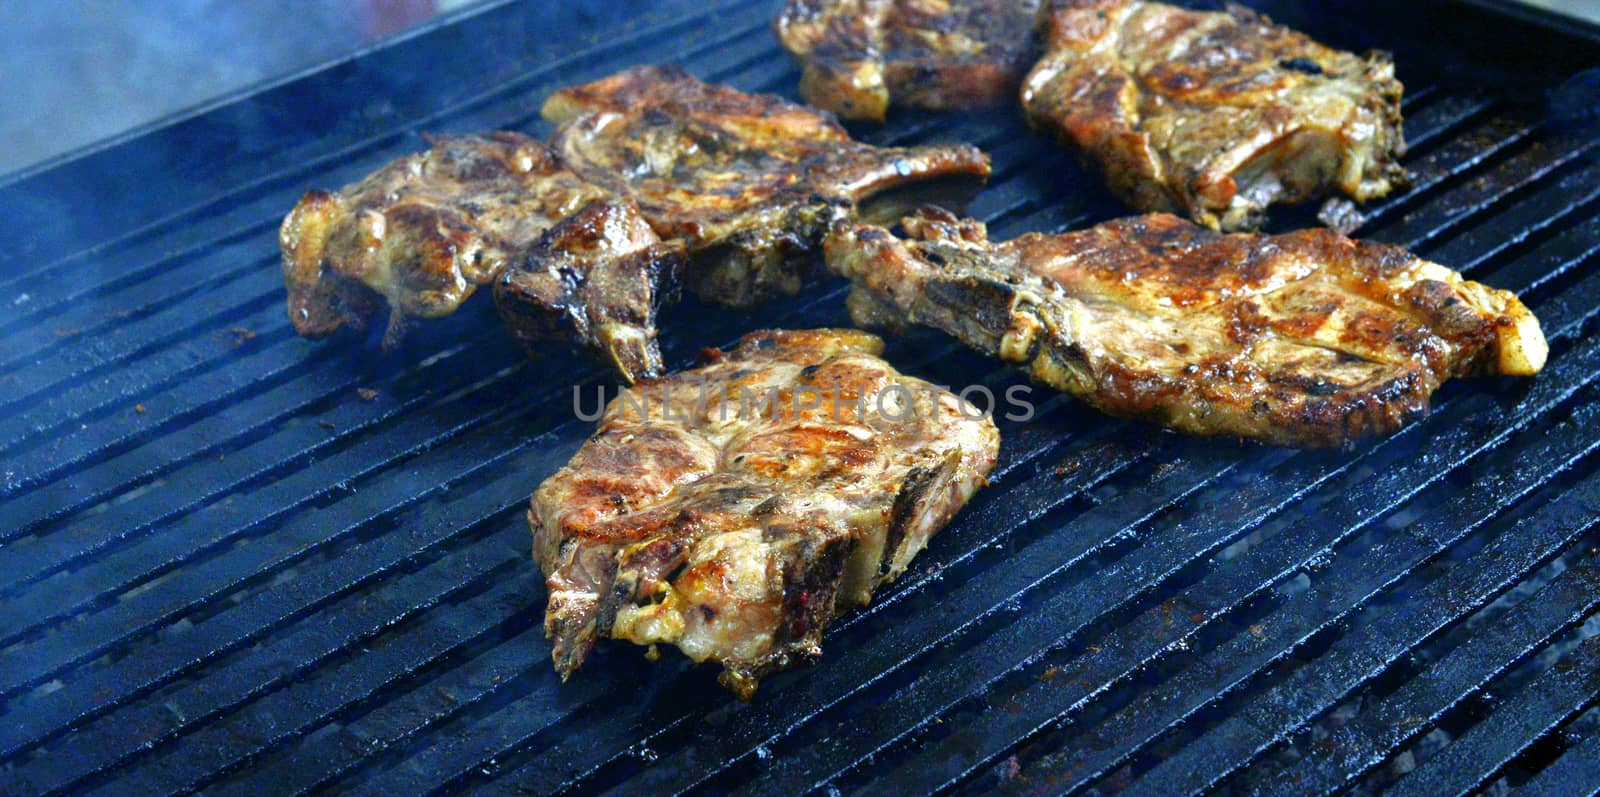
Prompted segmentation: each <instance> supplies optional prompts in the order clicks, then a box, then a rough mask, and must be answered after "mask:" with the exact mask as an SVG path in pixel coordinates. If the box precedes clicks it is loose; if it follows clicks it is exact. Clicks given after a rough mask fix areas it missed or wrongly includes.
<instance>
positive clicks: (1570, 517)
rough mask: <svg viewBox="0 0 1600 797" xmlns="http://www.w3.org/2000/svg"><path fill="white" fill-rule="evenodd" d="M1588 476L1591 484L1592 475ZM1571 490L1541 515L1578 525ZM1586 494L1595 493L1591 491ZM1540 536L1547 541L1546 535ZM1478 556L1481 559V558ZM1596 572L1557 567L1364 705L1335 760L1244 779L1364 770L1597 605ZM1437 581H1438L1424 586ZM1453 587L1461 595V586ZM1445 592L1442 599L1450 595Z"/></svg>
mask: <svg viewBox="0 0 1600 797" xmlns="http://www.w3.org/2000/svg"><path fill="white" fill-rule="evenodd" d="M1589 481H1590V482H1593V477H1591V478H1590V480H1589ZM1576 494H1577V493H1576V492H1575V493H1571V494H1568V495H1566V496H1562V497H1561V498H1559V499H1557V503H1556V504H1550V505H1547V506H1546V507H1544V508H1543V510H1541V515H1540V520H1543V521H1547V522H1549V523H1550V524H1551V525H1553V526H1555V527H1558V528H1559V527H1565V528H1571V527H1573V526H1574V525H1580V526H1581V525H1583V524H1582V522H1581V517H1582V515H1581V513H1582V511H1583V508H1582V507H1581V505H1580V504H1581V502H1579V501H1577V500H1576V499H1575V498H1574V497H1573V496H1574V495H1576ZM1589 494H1591V495H1592V494H1593V493H1592V489H1591V490H1590V491H1589ZM1559 504H1566V505H1567V506H1566V507H1565V515H1564V516H1563V515H1562V510H1560V509H1555V507H1557V506H1558V505H1559ZM1575 521H1577V522H1575ZM1521 526H1522V527H1525V528H1526V527H1528V526H1529V524H1528V523H1523V524H1521ZM1533 530H1534V532H1535V533H1536V535H1537V534H1540V533H1543V530H1542V529H1533ZM1502 541H1504V542H1512V543H1518V544H1521V545H1520V546H1519V547H1527V545H1526V542H1525V541H1524V540H1521V539H1520V538H1501V540H1496V541H1495V542H1502ZM1543 542H1545V543H1546V544H1548V543H1549V542H1550V540H1549V538H1548V536H1546V538H1545V539H1544V540H1543ZM1491 545H1494V543H1491ZM1502 547H1503V546H1496V547H1491V548H1489V549H1487V550H1489V551H1492V552H1494V553H1495V554H1496V555H1507V556H1511V557H1513V561H1521V562H1526V561H1527V557H1528V552H1527V551H1503V550H1502ZM1479 558H1480V559H1482V557H1481V556H1480V557H1479ZM1487 564H1488V565H1492V566H1496V567H1497V569H1499V570H1501V572H1505V571H1504V566H1503V564H1501V563H1498V562H1494V561H1489V562H1487ZM1465 577H1466V578H1472V577H1474V574H1473V573H1472V572H1471V571H1470V570H1468V571H1467V572H1466V573H1465ZM1597 578H1600V569H1597V566H1596V563H1595V562H1593V561H1587V560H1586V561H1582V562H1580V563H1579V564H1577V565H1576V566H1574V567H1573V568H1572V569H1569V570H1566V571H1563V572H1562V573H1560V574H1559V575H1557V576H1556V577H1555V578H1554V579H1553V580H1552V581H1551V582H1550V583H1548V584H1546V585H1545V586H1544V587H1543V588H1541V589H1540V590H1539V591H1538V592H1537V593H1535V594H1534V595H1532V596H1529V597H1528V598H1527V599H1525V600H1524V601H1523V602H1521V603H1519V604H1517V605H1516V607H1515V608H1513V609H1512V610H1511V611H1510V612H1508V613H1507V614H1506V615H1505V616H1504V617H1502V618H1500V619H1499V620H1497V621H1496V622H1495V624H1494V625H1492V626H1489V627H1486V628H1484V629H1482V630H1480V631H1478V632H1476V633H1475V634H1474V635H1473V636H1471V637H1469V638H1468V639H1467V640H1466V641H1464V642H1463V643H1462V644H1461V646H1460V647H1458V648H1456V649H1454V650H1452V651H1450V653H1449V654H1448V655H1447V656H1446V657H1445V658H1442V659H1440V660H1439V661H1438V662H1436V663H1434V664H1433V665H1431V666H1430V667H1429V669H1428V670H1427V671H1425V672H1424V673H1421V674H1420V676H1419V677H1417V678H1415V679H1414V680H1412V681H1410V682H1409V683H1407V684H1405V685H1404V686H1402V687H1401V688H1400V689H1399V690H1397V691H1396V692H1394V693H1392V694H1390V695H1388V696H1386V697H1385V698H1384V699H1383V700H1382V701H1381V702H1378V703H1376V704H1369V705H1367V706H1366V707H1365V709H1364V710H1363V711H1362V712H1361V713H1360V714H1359V715H1357V716H1356V717H1355V718H1354V719H1353V720H1352V722H1351V723H1350V724H1349V725H1346V726H1344V728H1343V729H1342V730H1341V731H1340V733H1339V745H1340V750H1339V753H1340V754H1339V756H1338V757H1337V758H1333V757H1326V758H1323V757H1313V758H1307V759H1305V760H1304V762H1303V763H1300V764H1299V765H1298V766H1295V767H1285V768H1282V769H1279V770H1277V771H1276V772H1274V773H1272V774H1273V776H1275V777H1272V779H1270V780H1269V779H1268V778H1269V775H1267V773H1264V772H1262V773H1255V772H1251V773H1246V774H1247V777H1248V778H1249V779H1250V780H1252V781H1254V782H1256V783H1258V784H1260V785H1262V786H1263V787H1265V788H1269V789H1271V790H1274V791H1283V790H1288V789H1297V790H1300V791H1321V790H1324V789H1333V788H1338V787H1341V786H1343V785H1344V784H1345V783H1347V782H1350V781H1351V780H1353V779H1355V778H1357V777H1360V776H1362V775H1364V774H1365V773H1366V772H1367V771H1370V770H1371V769H1372V768H1374V767H1376V766H1377V765H1378V764H1379V763H1381V762H1382V761H1383V760H1384V758H1385V755H1386V753H1387V751H1389V750H1393V749H1396V748H1399V747H1401V746H1402V745H1404V744H1407V743H1409V742H1410V741H1411V740H1412V739H1413V738H1415V737H1416V736H1418V735H1419V733H1420V731H1422V730H1423V729H1424V728H1425V727H1426V725H1425V724H1424V723H1436V722H1437V721H1438V719H1439V718H1440V717H1441V716H1443V715H1444V714H1445V712H1447V711H1449V710H1451V709H1453V708H1455V707H1456V706H1458V705H1460V704H1461V703H1462V701H1463V698H1464V697H1466V696H1467V695H1468V694H1469V693H1471V694H1478V693H1481V691H1482V690H1484V689H1485V688H1486V687H1487V686H1488V685H1489V683H1490V682H1491V681H1492V680H1494V679H1496V678H1499V677H1500V676H1501V675H1503V674H1504V673H1505V672H1506V671H1507V670H1509V669H1511V668H1512V666H1513V665H1515V664H1518V663H1521V662H1522V661H1524V660H1525V659H1526V658H1527V657H1528V656H1530V655H1532V654H1534V653H1535V652H1537V651H1538V650H1540V649H1542V648H1544V647H1546V646H1547V645H1549V644H1550V642H1551V641H1552V640H1553V639H1555V638H1556V637H1557V636H1558V635H1560V634H1564V633H1567V632H1568V631H1570V630H1571V629H1572V628H1573V627H1575V626H1576V625H1578V624H1579V623H1581V622H1582V621H1583V620H1584V619H1585V618H1586V617H1588V616H1589V615H1590V614H1593V613H1594V612H1595V611H1596V610H1597V609H1600V590H1596V589H1595V584H1596V579H1597ZM1439 583H1440V582H1438V581H1436V582H1434V584H1433V585H1430V586H1435V585H1437V584H1439ZM1453 586H1454V589H1455V591H1456V592H1457V593H1459V592H1460V590H1461V587H1460V585H1453ZM1435 591H1438V590H1437V589H1436V590H1435ZM1444 597H1445V598H1447V599H1448V598H1449V597H1450V596H1449V595H1446V596H1444ZM1528 738H1533V737H1528ZM1491 771H1492V770H1491Z"/></svg>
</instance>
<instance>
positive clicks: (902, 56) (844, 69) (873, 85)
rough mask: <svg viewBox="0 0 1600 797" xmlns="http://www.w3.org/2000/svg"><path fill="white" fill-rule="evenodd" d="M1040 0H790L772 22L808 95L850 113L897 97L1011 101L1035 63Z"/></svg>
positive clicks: (879, 112)
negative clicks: (797, 61)
mask: <svg viewBox="0 0 1600 797" xmlns="http://www.w3.org/2000/svg"><path fill="white" fill-rule="evenodd" d="M1038 14H1039V0H788V2H787V3H785V4H784V6H783V10H782V11H781V12H779V14H778V18H777V20H776V21H775V22H774V24H773V27H774V28H775V29H776V31H777V33H778V39H779V40H780V41H782V42H783V46H784V47H785V48H786V49H787V50H788V51H789V52H790V53H792V54H794V56H795V57H796V58H798V59H800V62H801V64H802V65H803V66H804V72H803V74H802V75H801V78H800V96H801V97H803V98H805V101H806V102H808V103H811V104H812V105H815V106H817V107H819V108H825V109H827V110H830V111H833V112H834V113H836V114H838V115H840V116H842V117H844V118H846V119H868V120H872V121H878V122H881V121H883V119H884V115H885V113H886V112H887V111H888V108H889V106H890V105H891V104H893V105H900V106H905V107H910V108H927V109H930V110H936V111H956V110H970V109H973V108H987V107H995V106H1000V105H1008V104H1010V103H1011V102H1013V101H1014V99H1013V98H1015V97H1016V91H1017V85H1018V84H1019V83H1020V82H1021V80H1022V76H1023V74H1024V73H1026V72H1027V71H1028V67H1029V66H1032V65H1033V60H1034V55H1035V42H1034V35H1033V31H1034V26H1035V24H1036V22H1037V17H1038Z"/></svg>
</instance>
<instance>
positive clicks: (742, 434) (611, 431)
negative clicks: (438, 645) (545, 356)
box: [528, 330, 999, 698]
mask: <svg viewBox="0 0 1600 797" xmlns="http://www.w3.org/2000/svg"><path fill="white" fill-rule="evenodd" d="M882 345H883V344H882V341H881V340H879V339H878V338H876V337H874V336H872V335H869V334H867V333H865V332H859V331H856V330H810V331H762V332H753V333H751V334H749V335H746V336H745V337H744V338H743V339H742V340H741V341H740V342H739V344H738V345H737V346H736V347H734V348H733V349H732V350H731V351H729V352H727V353H723V352H720V351H715V350H713V351H711V352H708V361H707V363H706V364H705V365H704V366H702V367H700V368H698V369H695V370H691V371H685V372H682V373H678V374H673V375H671V376H667V377H663V378H661V379H655V380H649V381H646V382H643V383H641V384H639V385H636V386H634V387H633V388H632V389H630V390H628V391H627V392H625V393H623V394H621V395H619V396H617V397H616V398H615V399H613V400H612V401H611V402H610V404H609V405H608V406H607V407H606V410H605V414H604V415H603V416H602V418H601V420H600V428H599V429H598V430H597V431H596V432H595V434H594V435H593V436H591V437H590V438H589V439H588V440H587V441H586V442H585V443H584V444H583V446H582V447H581V448H579V449H578V452H577V454H576V455H575V456H573V458H572V461H571V462H569V463H568V464H567V466H566V467H564V468H562V469H561V470H560V471H559V472H557V473H556V474H555V475H553V476H551V477H550V478H549V479H548V480H546V481H545V482H544V484H542V485H540V486H539V489H538V492H536V493H535V494H534V496H533V506H532V511H531V512H530V513H529V515H528V519H529V523H530V524H531V526H532V528H533V552H534V557H535V558H536V559H537V560H538V562H539V566H540V567H541V568H542V569H543V571H544V573H545V575H546V577H547V584H548V585H549V589H550V603H549V606H548V609H547V611H546V614H545V633H546V634H547V635H548V636H550V637H551V638H552V640H553V641H554V651H553V653H552V657H553V659H554V662H555V667H556V670H557V671H558V672H560V673H561V676H562V678H563V679H565V678H566V677H567V676H569V675H571V673H572V672H573V671H574V670H576V669H577V668H578V667H579V665H581V664H582V663H583V660H584V658H585V657H586V656H587V655H588V653H589V651H590V649H591V647H592V646H593V645H594V642H595V640H596V639H599V638H604V637H611V638H615V639H626V640H629V641H632V642H634V643H636V644H640V645H652V646H653V645H656V644H658V643H667V644H673V645H676V646H677V647H678V648H679V649H680V650H682V651H683V652H684V654H686V655H687V656H689V658H691V659H693V660H695V661H697V662H705V661H714V662H718V663H720V664H722V666H723V668H724V669H723V673H722V675H721V677H720V680H721V681H722V683H723V684H724V685H725V686H727V687H728V688H729V689H731V690H733V691H734V692H736V693H737V694H739V695H740V696H741V697H744V698H748V697H749V696H750V695H751V694H752V693H753V692H754V690H755V688H756V685H757V682H758V680H759V679H760V678H761V677H762V676H763V675H765V674H767V673H770V672H773V671H775V670H779V669H783V668H786V667H789V666H792V665H794V664H797V663H800V662H805V661H810V660H813V659H815V658H817V657H818V656H819V655H821V648H820V640H821V637H822V632H823V630H824V629H825V628H826V627H827V626H828V623H829V622H830V621H831V620H832V619H833V617H834V616H836V615H837V614H840V613H842V612H845V611H848V610H849V609H851V608H853V607H856V606H859V605H863V604H865V603H867V601H868V600H869V599H870V598H871V596H872V590H873V589H874V588H875V587H877V586H879V585H881V584H884V583H886V582H888V581H891V580H893V579H894V578H895V577H896V576H898V575H899V574H900V573H901V572H902V571H904V570H905V568H906V565H907V564H908V563H909V562H910V561H911V558H912V557H913V556H916V554H917V553H918V552H919V551H921V550H922V549H923V547H924V546H925V545H926V544H927V541H928V538H929V537H931V536H932V535H933V534H934V532H936V531H938V530H939V529H940V528H942V527H943V526H944V525H945V524H946V523H947V522H948V521H949V520H950V518H951V517H952V516H953V515H955V513H956V512H957V511H958V510H960V508H961V507H962V505H963V504H965V503H966V501H967V499H968V498H969V497H971V496H972V494H973V493H974V492H975V491H976V490H977V489H978V487H979V486H981V485H982V484H984V477H985V475H986V474H988V473H989V471H990V470H991V469H992V468H993V467H994V464H995V457H996V454H997V450H998V447H999V438H998V433H997V432H996V431H995V427H994V424H993V422H992V421H990V420H989V419H988V418H987V417H984V416H982V415H981V414H980V413H978V412H977V411H976V410H975V408H972V407H970V406H966V405H962V404H961V403H960V400H959V399H958V398H956V397H955V396H953V395H951V394H950V393H947V392H941V391H938V390H935V389H934V388H933V386H932V385H930V384H928V383H926V382H923V381H921V380H918V379H913V378H910V377H906V376H902V375H900V374H899V373H898V372H896V371H895V370H894V368H892V367H890V366H889V364H888V363H886V362H884V361H883V360H881V359H879V358H878V357H877V354H878V353H879V352H880V351H881V349H882Z"/></svg>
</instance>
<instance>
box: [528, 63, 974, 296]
mask: <svg viewBox="0 0 1600 797" xmlns="http://www.w3.org/2000/svg"><path fill="white" fill-rule="evenodd" d="M544 115H545V118H547V119H549V120H551V121H553V122H558V123H559V127H558V128H557V129H556V132H555V134H554V137H553V138H552V139H551V143H552V146H553V147H554V149H555V150H556V152H557V154H558V156H559V157H560V158H561V160H562V162H563V163H565V164H566V165H567V166H568V167H570V168H571V169H572V170H573V171H574V172H576V173H577V174H578V175H579V176H580V177H582V178H583V179H584V180H586V181H588V182H590V183H593V184H595V185H598V186H602V187H604V188H606V189H608V190H611V191H613V192H615V193H616V194H617V195H618V196H629V197H632V198H634V199H635V200H637V201H638V203H639V207H640V209H641V211H642V212H643V213H644V216H645V218H646V219H647V220H648V221H649V222H650V226H651V227H654V228H655V230H656V232H657V233H658V234H660V235H661V237H662V238H666V239H677V240H681V241H683V242H684V243H685V245H686V246H687V249H688V254H689V256H690V258H691V265H690V268H689V269H688V273H687V275H686V284H687V286H688V287H689V288H690V289H691V290H693V291H694V292H695V293H697V294H698V295H700V296H701V297H703V298H706V299H709V300H712V301H716V302H721V303H723V304H729V305H734V306H747V305H750V304H753V303H756V302H759V301H762V300H765V299H768V298H772V297H773V296H774V295H777V294H783V293H794V292H795V291H797V290H799V288H800V286H801V285H802V284H803V283H804V282H805V281H806V280H807V279H809V278H810V277H812V276H814V275H815V274H816V273H818V272H820V271H821V269H820V258H819V257H817V252H818V250H819V249H820V246H821V241H822V236H823V235H824V234H825V233H826V232H827V229H828V226H829V224H831V223H832V222H833V221H834V220H836V219H839V218H843V217H846V216H849V215H851V214H852V213H854V212H855V210H856V208H857V205H858V203H859V202H862V201H864V200H866V199H867V198H869V197H872V196H874V195H877V194H880V193H882V192H885V191H888V190H890V189H893V188H898V187H902V186H907V185H911V184H921V183H925V182H927V181H930V180H935V179H939V178H963V177H964V178H980V179H981V178H983V177H986V176H988V173H989V162H988V159H987V158H986V157H985V156H984V155H983V153H982V152H980V151H978V150H977V149H976V148H974V147H971V146H964V145H963V146H929V147H907V148H879V147H873V146H869V145H866V144H862V143H859V142H856V141H853V140H851V138H850V137H849V135H848V134H846V133H845V131H844V128H842V127H840V126H839V124H838V123H837V122H835V121H834V120H833V119H832V118H831V117H829V116H828V115H826V114H823V113H819V112H817V111H815V110H813V109H810V108H806V107H804V106H800V105H795V104H793V103H790V102H787V101H785V100H783V99H781V98H779V97H774V96H770V95H752V94H745V93H742V92H739V91H736V90H734V89H731V88H728V87H726V86H715V85H708V84H705V83H702V82H700V81H699V80H696V79H695V78H693V77H690V76H689V75H688V74H686V73H685V72H684V71H683V70H681V69H678V68H676V67H657V66H646V67H637V68H634V69H629V70H627V71H625V72H620V73H618V74H615V75H612V76H611V77H608V78H604V79H602V80H598V81H596V82H594V83H589V84H586V85H582V86H576V87H573V88H569V89H566V90H563V91H560V92H557V93H556V94H554V95H553V96H551V97H550V99H549V100H548V101H547V102H546V103H545V106H544Z"/></svg>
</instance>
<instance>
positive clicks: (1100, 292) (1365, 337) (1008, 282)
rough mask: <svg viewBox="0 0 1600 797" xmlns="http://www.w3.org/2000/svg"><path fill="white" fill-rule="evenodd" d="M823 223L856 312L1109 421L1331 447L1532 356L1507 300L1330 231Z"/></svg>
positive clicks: (1165, 221)
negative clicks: (1010, 370) (1000, 364)
mask: <svg viewBox="0 0 1600 797" xmlns="http://www.w3.org/2000/svg"><path fill="white" fill-rule="evenodd" d="M905 225H906V229H907V230H908V231H909V233H910V236H911V237H910V239H909V240H901V239H898V238H896V237H895V236H894V235H892V234H891V233H889V232H888V231H887V230H884V229H882V228H879V227H872V226H867V225H850V224H841V225H840V226H839V227H837V228H836V229H835V230H834V232H833V234H832V235H831V236H830V238H829V241H828V262H829V265H830V266H831V267H832V268H833V269H834V270H835V271H837V272H838V273H840V274H842V275H844V276H846V277H848V278H850V279H851V280H852V281H853V282H854V283H855V288H854V292H853V293H852V294H851V297H850V304H851V312H852V314H853V315H854V317H855V319H856V321H857V323H860V324H863V325H868V324H876V325H884V326H895V325H897V324H900V323H907V322H909V323H915V324H925V325H928V326H932V327H935V328H938V329H941V330H944V331H945V332H948V333H950V334H953V335H955V336H956V337H958V338H960V339H961V340H963V341H965V342H966V343H968V344H969V345H971V346H973V347H975V348H977V349H980V350H982V351H984V352H987V353H989V354H993V355H997V356H999V357H1000V358H1001V359H1003V360H1007V361H1009V362H1014V363H1019V364H1021V365H1023V366H1025V367H1026V368H1028V370H1029V372H1030V373H1031V374H1032V375H1033V377H1034V378H1035V379H1037V380H1038V381H1040V382H1043V383H1045V384H1047V385H1050V386H1052V387H1055V388H1057V389H1060V390H1062V391H1065V392H1067V393H1070V394H1072V395H1073V396H1076V397H1078V398H1079V399H1082V400H1083V401H1085V402H1087V403H1088V404H1090V405H1092V406H1094V407H1096V408H1098V409H1100V410H1102V411H1104V412H1107V413H1110V414H1112V415H1118V416H1122V417H1128V418H1140V419H1144V420H1148V421H1151V422H1154V423H1158V424H1162V425H1164V426H1169V427H1171V428H1174V429H1177V430H1179V431H1184V432H1189V433H1191V434H1201V435H1237V436H1240V437H1247V438H1253V439H1256V440H1261V441H1265V442H1269V443H1278V444H1284V445H1299V446H1338V445H1342V444H1345V443H1349V442H1350V441H1353V440H1355V439H1357V438H1359V437H1362V436H1364V435H1370V434H1384V433H1388V432H1393V431H1394V430H1396V429H1398V428H1400V427H1401V426H1403V425H1404V424H1406V423H1407V422H1409V421H1411V420H1413V419H1415V418H1417V417H1419V416H1421V415H1423V414H1425V413H1426V412H1427V410H1428V400H1429V397H1430V396H1431V395H1432V394H1433V392H1434V390H1435V389H1437V388H1438V387H1439V385H1440V384H1441V383H1442V382H1444V381H1445V380H1446V379H1449V378H1452V377H1457V376H1475V375H1491V374H1508V375H1515V376H1526V375H1531V374H1533V373H1535V372H1537V371H1538V370H1539V369H1540V368H1541V367H1543V365H1544V361H1545V356H1546V354H1547V353H1548V349H1547V347H1546V345H1545V340H1544V336H1543V334H1542V333H1541V332H1540V329H1539V322H1538V320H1537V319H1536V318H1534V316H1533V314H1532V313H1530V312H1529V311H1528V308H1526V307H1524V306H1523V304H1522V302H1520V301H1518V300H1517V297H1516V296H1514V295H1512V294H1511V293H1508V292H1506V291H1500V290H1495V289H1493V288H1489V287H1487V286H1484V285H1480V284H1478V283H1476V282H1470V281H1468V280H1465V279H1462V277H1461V275H1460V274H1457V273H1456V272H1454V271H1451V270H1450V269H1447V268H1445V267H1444V266H1441V265H1438V264H1436V263H1429V262H1427V261H1424V260H1420V259H1418V258H1416V257H1415V256H1413V255H1411V254H1410V253H1408V252H1406V251H1405V250H1403V249H1399V248H1396V247H1392V246H1385V245H1383V244H1375V243H1366V242H1360V241H1353V240H1351V239H1349V238H1346V237H1344V236H1342V235H1340V234H1339V233H1336V232H1334V231H1332V230H1324V229H1316V230H1302V231H1299V232H1293V233H1289V234H1287V235H1274V236H1265V235H1249V234H1234V235H1220V234H1218V233H1215V232H1212V231H1210V230H1207V229H1205V228H1203V227H1199V226H1197V225H1194V224H1191V223H1189V222H1187V221H1184V220H1182V219H1179V218H1177V217H1175V216H1170V215H1165V214H1159V215H1149V216H1137V217H1133V218H1127V219H1120V220H1117V221H1112V222H1108V223H1106V224H1102V225H1100V226H1098V227H1094V228H1091V229H1088V230H1083V231H1080V232H1072V233H1066V234H1062V235H1040V234H1036V233H1033V234H1028V235H1024V236H1022V237H1020V238H1016V239H1013V240H1010V241H1006V242H1004V243H1000V244H995V243H991V242H990V241H989V240H988V238H987V235H986V233H985V231H984V229H983V225H982V224H980V223H978V222H976V221H971V220H967V221H959V220H957V219H956V218H954V217H953V216H950V215H949V214H945V213H942V212H936V211H935V212H927V213H924V214H923V215H920V216H917V217H914V218H911V219H907V220H906V222H905Z"/></svg>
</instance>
